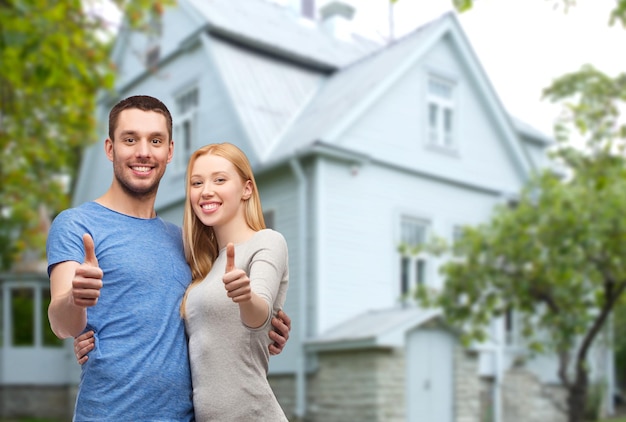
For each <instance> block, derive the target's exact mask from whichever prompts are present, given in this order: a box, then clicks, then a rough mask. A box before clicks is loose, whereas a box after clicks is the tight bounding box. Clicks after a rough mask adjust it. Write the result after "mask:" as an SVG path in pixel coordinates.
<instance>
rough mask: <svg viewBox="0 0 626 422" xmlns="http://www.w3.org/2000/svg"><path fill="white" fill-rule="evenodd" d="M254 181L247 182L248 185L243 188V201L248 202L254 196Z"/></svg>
mask: <svg viewBox="0 0 626 422" xmlns="http://www.w3.org/2000/svg"><path fill="white" fill-rule="evenodd" d="M252 191H253V189H252V181H251V180H246V184H245V185H244V186H243V194H242V195H241V199H243V200H244V201H247V200H248V199H250V197H251V196H252Z"/></svg>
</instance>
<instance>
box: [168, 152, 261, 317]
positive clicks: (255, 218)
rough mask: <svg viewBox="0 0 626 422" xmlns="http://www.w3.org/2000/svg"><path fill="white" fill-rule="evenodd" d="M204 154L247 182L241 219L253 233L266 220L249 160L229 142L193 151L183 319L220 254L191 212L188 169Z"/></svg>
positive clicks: (210, 230)
mask: <svg viewBox="0 0 626 422" xmlns="http://www.w3.org/2000/svg"><path fill="white" fill-rule="evenodd" d="M203 155H216V156H218V157H223V158H225V159H227V160H228V161H230V162H231V163H232V164H233V165H234V166H235V169H236V170H237V173H238V174H239V176H240V177H241V180H242V181H243V182H244V183H245V182H246V181H250V183H251V186H252V194H251V195H250V198H248V199H245V200H244V201H245V207H244V218H245V220H246V224H247V225H248V226H249V227H250V228H251V229H252V230H254V231H259V230H262V229H264V228H265V219H264V218H263V208H262V207H261V198H260V196H259V191H258V189H257V185H256V181H255V180H254V174H253V173H252V167H251V166H250V162H249V161H248V157H246V155H245V154H244V153H243V151H241V150H240V149H239V148H237V147H236V146H235V145H233V144H231V143H227V142H225V143H221V144H209V145H205V146H203V147H202V148H199V149H198V150H196V151H195V152H194V153H193V154H192V155H191V158H189V164H188V165H187V176H186V178H185V180H186V187H185V191H186V195H187V196H186V200H185V209H184V214H183V245H184V250H185V258H186V259H187V263H188V264H189V267H190V268H191V279H192V281H191V284H190V285H189V286H188V287H187V290H186V291H185V295H184V296H183V301H182V303H181V304H180V315H181V316H182V317H183V318H185V305H186V303H187V296H188V295H189V291H190V290H191V289H192V288H194V287H195V286H196V285H197V284H198V283H200V282H201V281H202V280H204V278H205V277H206V276H207V274H208V273H209V271H211V267H213V263H214V262H215V260H216V259H217V256H218V254H219V246H218V244H217V238H216V237H215V232H214V231H213V227H211V226H206V225H204V224H203V223H202V221H200V219H199V218H198V217H197V216H196V214H195V213H194V212H193V208H192V207H191V200H190V199H189V198H190V195H189V191H190V188H191V169H192V168H193V165H194V164H195V162H196V160H197V159H198V158H199V157H201V156H203Z"/></svg>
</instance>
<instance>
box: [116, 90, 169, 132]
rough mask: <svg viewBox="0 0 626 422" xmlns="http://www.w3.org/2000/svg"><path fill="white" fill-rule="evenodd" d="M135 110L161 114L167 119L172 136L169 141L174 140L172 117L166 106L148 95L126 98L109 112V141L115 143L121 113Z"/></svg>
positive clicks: (166, 122)
mask: <svg viewBox="0 0 626 422" xmlns="http://www.w3.org/2000/svg"><path fill="white" fill-rule="evenodd" d="M133 108H136V109H139V110H142V111H154V112H156V113H161V114H162V115H163V116H164V117H165V124H166V125H167V133H168V134H169V136H170V139H169V140H170V141H171V140H172V115H171V114H170V111H169V110H168V109H167V107H166V106H165V104H163V103H162V102H161V100H158V99H156V98H154V97H150V96H148V95H135V96H132V97H128V98H125V99H123V100H122V101H120V102H119V103H117V104H115V106H113V108H112V109H111V111H110V112H109V139H111V141H114V139H113V136H114V135H115V128H116V127H117V121H118V119H119V117H120V113H121V112H122V111H124V110H128V109H133Z"/></svg>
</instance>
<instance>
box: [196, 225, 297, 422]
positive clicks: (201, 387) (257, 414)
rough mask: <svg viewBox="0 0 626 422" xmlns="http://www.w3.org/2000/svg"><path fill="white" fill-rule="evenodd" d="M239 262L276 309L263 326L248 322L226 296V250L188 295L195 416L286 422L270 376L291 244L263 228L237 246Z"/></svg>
mask: <svg viewBox="0 0 626 422" xmlns="http://www.w3.org/2000/svg"><path fill="white" fill-rule="evenodd" d="M235 266H236V267H237V268H240V269H243V270H244V271H246V274H248V277H249V278H250V285H251V287H252V291H253V292H254V293H256V294H257V295H259V296H260V297H262V298H263V299H265V300H266V301H267V303H268V306H269V307H270V309H271V312H270V314H269V317H268V319H267V321H266V322H265V323H264V324H263V325H262V326H261V327H259V328H254V329H253V328H249V327H246V326H245V325H244V324H243V323H242V322H241V319H240V317H239V305H237V304H236V303H234V302H233V301H232V300H231V299H230V298H229V297H228V296H226V289H225V288H224V283H223V282H222V276H223V275H224V270H225V267H226V249H225V248H224V249H222V250H221V251H220V253H219V256H218V258H217V260H216V261H215V264H214V265H213V268H212V270H211V272H210V273H209V274H208V275H207V277H206V278H205V279H204V280H203V281H202V282H201V283H200V284H198V285H197V286H196V287H194V288H193V289H192V290H191V291H190V292H189V296H188V298H187V308H186V314H187V318H186V321H185V326H186V329H187V334H188V336H189V358H190V361H191V375H192V381H193V404H194V409H195V415H196V421H198V422H203V421H220V422H228V421H242V422H244V421H245V422H250V421H263V422H273V421H287V418H286V417H285V414H284V413H283V411H282V409H281V407H280V405H279V404H278V401H277V400H276V397H275V396H274V393H273V392H272V389H271V388H270V385H269V383H268V381H267V370H268V361H269V357H270V354H269V349H268V346H269V344H270V343H271V340H270V338H269V336H268V332H269V331H270V330H271V329H272V325H271V323H270V321H271V317H272V316H273V315H275V314H276V313H277V312H278V311H279V310H280V309H281V308H282V306H283V303H284V302H285V297H286V294H287V284H288V279H289V269H288V256H287V243H286V241H285V239H284V237H283V236H282V235H281V234H280V233H278V232H276V231H273V230H269V229H266V230H261V231H259V232H257V233H255V234H254V236H252V238H251V239H250V240H248V241H246V242H244V243H240V244H236V245H235Z"/></svg>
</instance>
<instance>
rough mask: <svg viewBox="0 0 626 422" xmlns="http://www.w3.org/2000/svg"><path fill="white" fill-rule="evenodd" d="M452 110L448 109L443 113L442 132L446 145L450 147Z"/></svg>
mask: <svg viewBox="0 0 626 422" xmlns="http://www.w3.org/2000/svg"><path fill="white" fill-rule="evenodd" d="M452 123H453V119H452V110H451V109H449V108H446V109H444V111H443V131H444V140H445V144H446V145H448V146H449V145H452Z"/></svg>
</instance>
